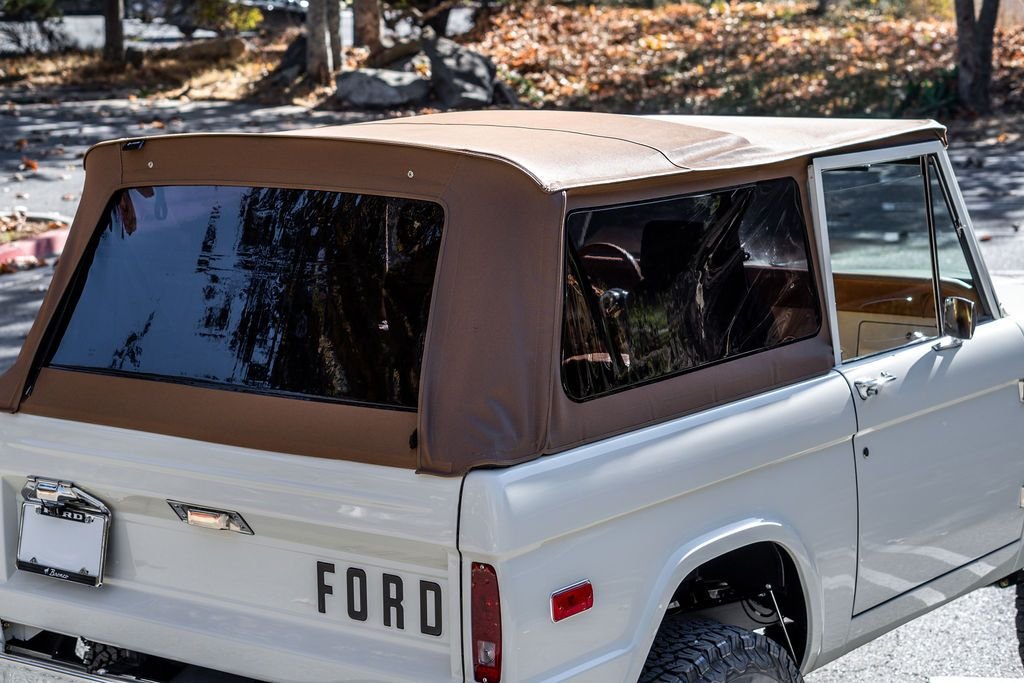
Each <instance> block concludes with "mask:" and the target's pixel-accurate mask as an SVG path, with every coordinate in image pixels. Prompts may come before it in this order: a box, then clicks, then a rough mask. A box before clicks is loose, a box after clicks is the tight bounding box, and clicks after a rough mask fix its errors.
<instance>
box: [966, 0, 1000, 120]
mask: <svg viewBox="0 0 1024 683" xmlns="http://www.w3.org/2000/svg"><path fill="white" fill-rule="evenodd" d="M998 17H999V0H983V3H982V6H981V14H980V15H977V14H976V11H975V5H974V0H956V27H957V40H956V42H957V52H958V53H959V55H958V59H957V65H958V71H957V95H958V96H959V99H960V104H961V105H963V106H964V107H966V108H967V109H969V110H971V111H973V112H975V113H978V114H988V113H991V111H992V94H991V92H990V85H991V83H992V48H993V36H994V34H995V29H996V19H997V18H998Z"/></svg>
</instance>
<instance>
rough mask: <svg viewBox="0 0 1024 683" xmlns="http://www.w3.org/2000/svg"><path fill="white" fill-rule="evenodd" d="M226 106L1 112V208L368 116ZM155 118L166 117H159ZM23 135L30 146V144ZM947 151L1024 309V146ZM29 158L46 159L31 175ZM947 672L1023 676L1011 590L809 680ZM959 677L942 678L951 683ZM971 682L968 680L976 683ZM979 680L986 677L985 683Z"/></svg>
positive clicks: (32, 287) (990, 252)
mask: <svg viewBox="0 0 1024 683" xmlns="http://www.w3.org/2000/svg"><path fill="white" fill-rule="evenodd" d="M364 118H365V116H364V115H360V114H356V113H338V112H310V111H307V110H305V109H302V108H300V107H270V108H266V107H257V106H255V105H249V104H238V103H226V102H202V103H193V102H179V101H158V102H154V103H140V102H133V101H128V100H112V101H111V100H103V101H99V100H97V101H88V100H87V101H81V102H69V101H66V100H65V101H62V102H61V103H60V105H59V106H55V105H54V104H53V103H43V104H20V105H19V104H14V103H11V104H8V105H7V107H6V108H2V107H0V141H2V143H0V144H2V149H0V210H5V209H6V210H10V209H11V208H13V207H14V206H17V205H20V206H24V207H25V208H26V209H28V210H29V211H31V212H34V213H53V212H57V213H60V214H63V215H66V216H72V215H73V214H74V211H75V208H76V206H77V202H78V198H79V196H80V193H81V188H82V183H83V179H84V173H83V171H82V168H81V166H82V162H81V157H82V155H83V154H84V152H85V150H86V148H87V147H88V146H89V145H90V144H92V143H94V142H97V141H99V140H103V139H107V138H116V137H133V136H138V135H152V134H164V133H175V132H186V131H247V132H256V131H264V130H282V129H289V128H302V127H309V126H317V125H328V124H334V123H347V122H352V121H357V120H362V119H364ZM154 122H159V124H156V125H155V124H154ZM20 141H24V142H23V143H22V142H20ZM952 145H953V146H952V148H951V155H952V158H953V160H954V164H955V165H956V166H958V168H957V173H958V177H959V179H960V183H961V185H962V189H963V191H964V195H965V197H966V199H967V202H968V206H969V208H970V209H971V212H972V216H973V217H974V222H975V226H976V229H977V230H978V231H979V233H981V234H982V235H983V236H985V237H986V241H985V242H983V244H982V248H983V251H984V254H985V259H986V261H987V262H988V264H989V266H990V269H991V270H992V271H994V273H995V274H996V276H997V288H998V290H999V292H1000V296H1001V297H1002V298H1003V300H1004V305H1005V306H1006V307H1007V308H1008V309H1010V310H1011V311H1019V312H1020V313H1022V314H1024V231H1021V232H1017V231H1015V230H1014V229H1013V226H1014V224H1017V225H1021V224H1024V150H1022V149H1021V148H1019V147H1017V148H1009V147H1006V148H1004V147H992V148H986V149H983V150H979V149H978V148H976V147H973V146H967V145H961V146H959V147H958V146H957V141H956V140H955V139H953V140H952ZM25 159H29V160H31V161H33V162H35V163H37V164H38V169H35V170H32V169H30V168H28V167H27V166H31V164H29V165H26V163H25ZM51 275H52V266H50V265H48V266H46V267H43V268H39V269H36V270H30V271H24V272H20V273H16V274H13V275H3V276H0V371H2V370H3V369H5V368H6V367H7V366H8V365H9V364H10V363H12V362H13V361H14V358H15V357H16V356H17V352H18V349H19V348H20V346H21V343H22V340H23V339H24V337H25V335H26V334H27V333H28V330H29V327H30V326H31V324H32V319H33V317H34V315H35V312H36V310H37V309H38V307H39V305H40V303H41V301H42V297H43V295H44V293H45V290H46V287H47V286H48V284H49V280H50V276H51ZM941 677H974V678H984V677H988V678H994V679H997V680H1016V679H1021V680H1024V669H1022V667H1021V662H1020V659H1019V658H1018V655H1017V642H1016V637H1015V631H1014V608H1013V592H1012V591H1004V590H1000V589H996V588H985V589H982V590H979V591H976V592H974V593H972V594H970V595H968V596H965V597H963V598H960V599H959V600H956V601H954V602H952V603H950V604H949V605H946V606H944V607H941V608H939V609H938V610H935V611H934V612H932V613H930V614H928V615H926V616H925V617H922V618H920V619H917V620H915V621H913V622H911V623H909V624H907V625H905V626H903V627H901V628H899V629H896V630H895V631H893V632H891V633H889V634H887V635H885V636H882V637H881V638H879V639H877V640H875V641H874V642H872V643H869V644H868V645H865V646H864V647H862V648H860V649H858V650H856V651H854V652H853V653H851V654H849V655H846V656H845V657H842V658H840V659H839V660H837V661H835V662H833V663H831V664H829V665H828V666H826V667H824V668H823V669H820V670H819V671H817V672H815V673H813V674H811V675H809V676H808V677H807V680H808V682H809V683H861V682H863V683H868V682H870V683H889V682H893V683H903V682H932V683H939V679H940V678H941ZM954 680H960V679H959V678H953V679H949V678H942V681H943V683H953V681H954ZM968 680H969V679H968ZM978 683H980V682H978Z"/></svg>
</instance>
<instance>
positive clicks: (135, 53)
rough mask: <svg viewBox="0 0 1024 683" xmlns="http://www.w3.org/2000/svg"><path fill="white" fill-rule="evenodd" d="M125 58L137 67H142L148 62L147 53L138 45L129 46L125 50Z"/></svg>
mask: <svg viewBox="0 0 1024 683" xmlns="http://www.w3.org/2000/svg"><path fill="white" fill-rule="evenodd" d="M124 60H125V62H127V63H128V64H131V65H132V66H134V67H135V68H136V69H141V68H142V66H143V65H144V64H145V63H146V53H145V52H144V51H142V50H140V49H139V48H137V47H129V48H126V49H125V51H124Z"/></svg>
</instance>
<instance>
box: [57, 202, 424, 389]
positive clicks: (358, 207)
mask: <svg viewBox="0 0 1024 683" xmlns="http://www.w3.org/2000/svg"><path fill="white" fill-rule="evenodd" d="M443 224H444V212H443V210H442V208H441V207H440V206H439V205H438V204H435V203H432V202H425V201H416V200H409V199H399V198H393V197H383V196H373V195H360V194H348V193H341V192H327V191H321V190H298V189H282V188H268V187H227V186H205V187H174V186H170V187H140V188H134V189H129V190H122V191H120V192H118V193H117V194H116V195H115V196H114V198H113V200H112V201H111V204H110V208H109V209H108V210H107V214H106V216H105V218H104V224H103V225H102V226H101V227H102V230H101V232H100V234H99V236H98V239H97V241H96V244H95V247H94V248H93V251H92V253H91V256H90V259H91V261H90V263H89V268H88V271H87V272H86V273H85V278H84V282H83V283H81V284H80V286H79V287H80V289H79V292H78V295H77V302H76V303H75V305H74V309H73V313H72V315H71V316H70V319H69V320H67V321H66V323H65V329H64V330H63V332H62V335H61V338H60V341H59V343H58V344H57V346H56V350H55V351H54V353H53V355H52V358H51V359H50V360H49V364H50V365H51V366H54V367H59V368H66V369H74V370H85V371H90V372H99V373H104V374H115V375H122V376H134V377H141V378H146V379H154V380H162V381H173V382H184V383H189V384H198V385H212V386H215V387H222V388H228V389H234V390H245V391H253V392H259V393H271V394H280V395H292V396H303V397H310V398H317V399H325V400H336V401H344V402H355V403H367V404H374V405H385V406H390V407H402V408H414V407H415V406H416V401H417V395H418V391H419V375H420V360H421V356H422V353H423V341H424V336H425V333H426V327H427V312H428V310H429V308H430V295H431V289H432V287H433V281H434V271H435V269H436V266H437V259H438V253H439V248H440V241H441V230H442V227H443Z"/></svg>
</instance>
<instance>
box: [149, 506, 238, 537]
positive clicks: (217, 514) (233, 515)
mask: <svg viewBox="0 0 1024 683" xmlns="http://www.w3.org/2000/svg"><path fill="white" fill-rule="evenodd" d="M167 504H168V505H170V506H171V509H172V510H174V514H176V515H178V519H180V520H181V521H183V522H185V523H186V524H189V525H191V526H197V527H200V528H202V529H213V530H215V531H234V532H235V533H238V534H246V535H247V536H253V535H255V534H254V532H253V530H252V527H250V526H249V524H248V523H247V522H246V521H245V520H244V519H242V515H240V514H238V513H237V512H235V511H234V510H218V509H216V508H211V507H206V506H203V505H193V504H192V503H183V502H181V501H180V500H169V501H167Z"/></svg>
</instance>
